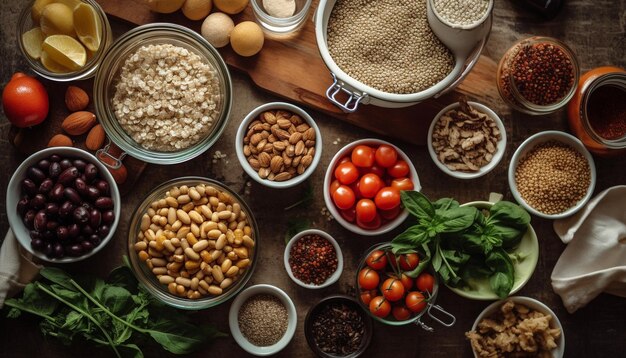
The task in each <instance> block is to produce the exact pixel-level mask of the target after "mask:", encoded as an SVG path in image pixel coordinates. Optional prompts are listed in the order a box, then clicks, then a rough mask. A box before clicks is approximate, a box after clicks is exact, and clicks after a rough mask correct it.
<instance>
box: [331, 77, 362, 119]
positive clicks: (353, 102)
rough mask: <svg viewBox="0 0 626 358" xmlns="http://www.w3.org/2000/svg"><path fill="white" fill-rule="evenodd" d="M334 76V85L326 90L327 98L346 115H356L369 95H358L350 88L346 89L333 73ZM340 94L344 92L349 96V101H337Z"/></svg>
mask: <svg viewBox="0 0 626 358" xmlns="http://www.w3.org/2000/svg"><path fill="white" fill-rule="evenodd" d="M331 75H332V76H333V84H332V85H330V87H328V89H327V90H326V98H328V100H329V101H331V102H332V103H333V104H334V105H335V106H337V107H339V108H340V109H341V110H342V111H344V112H346V113H354V112H355V111H356V110H357V108H359V104H360V103H361V101H362V100H364V99H365V98H366V97H367V93H362V94H357V93H355V92H353V91H351V90H349V89H348V88H346V87H344V86H345V85H344V84H343V83H340V81H339V79H338V78H337V76H336V75H335V74H334V73H332V72H331ZM339 92H343V93H345V94H347V95H348V100H347V101H346V102H345V103H342V102H339V101H338V100H337V97H336V96H337V95H338V94H339Z"/></svg>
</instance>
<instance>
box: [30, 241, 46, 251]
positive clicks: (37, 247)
mask: <svg viewBox="0 0 626 358" xmlns="http://www.w3.org/2000/svg"><path fill="white" fill-rule="evenodd" d="M30 246H31V247H32V248H33V250H36V251H41V249H43V248H44V247H45V246H46V243H45V242H44V241H43V240H42V239H32V240H30Z"/></svg>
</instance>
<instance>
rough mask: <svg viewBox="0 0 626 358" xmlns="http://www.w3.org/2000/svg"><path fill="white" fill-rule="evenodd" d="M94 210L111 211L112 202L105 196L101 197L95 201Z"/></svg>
mask: <svg viewBox="0 0 626 358" xmlns="http://www.w3.org/2000/svg"><path fill="white" fill-rule="evenodd" d="M95 204H96V208H98V209H112V208H113V200H112V199H111V198H109V197H106V196H101V197H99V198H98V199H96V202H95Z"/></svg>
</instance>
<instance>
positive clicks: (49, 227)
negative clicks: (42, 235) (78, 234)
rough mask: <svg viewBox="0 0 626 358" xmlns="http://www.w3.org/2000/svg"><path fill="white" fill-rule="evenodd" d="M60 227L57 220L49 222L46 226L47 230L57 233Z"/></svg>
mask: <svg viewBox="0 0 626 358" xmlns="http://www.w3.org/2000/svg"><path fill="white" fill-rule="evenodd" d="M57 227H59V222H58V221H55V220H48V223H47V224H46V230H51V231H55V230H56V229H57Z"/></svg>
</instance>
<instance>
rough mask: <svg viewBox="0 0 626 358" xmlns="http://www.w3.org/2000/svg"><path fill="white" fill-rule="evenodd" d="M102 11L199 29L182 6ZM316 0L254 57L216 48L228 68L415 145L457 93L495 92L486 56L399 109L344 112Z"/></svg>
mask: <svg viewBox="0 0 626 358" xmlns="http://www.w3.org/2000/svg"><path fill="white" fill-rule="evenodd" d="M98 2H99V3H100V5H101V6H102V8H103V9H104V11H105V12H106V13H107V14H109V15H111V16H113V17H116V18H118V19H122V20H125V21H128V22H130V23H132V24H135V25H143V24H148V23H152V22H173V23H177V24H180V25H184V26H187V27H189V28H191V29H193V30H196V31H200V26H201V25H202V21H191V20H188V19H187V18H185V17H184V16H183V14H182V12H181V11H177V12H175V13H173V14H157V13H153V12H151V11H150V10H149V9H148V7H147V6H146V5H145V4H144V2H143V0H98ZM318 3H319V0H313V4H312V7H311V11H310V13H309V16H308V19H307V21H306V23H305V25H304V26H303V28H302V29H301V30H300V32H299V33H298V34H296V35H294V36H291V37H290V38H286V39H272V38H268V37H266V41H265V45H264V47H263V50H262V51H261V52H260V53H259V54H258V55H256V56H253V57H251V58H245V57H241V56H238V55H237V54H235V53H234V51H233V50H232V49H231V48H230V46H227V47H226V48H222V49H220V50H219V51H220V53H221V55H222V56H223V58H224V60H225V61H226V63H227V64H228V65H229V66H230V68H231V69H235V70H239V71H243V72H245V73H247V74H248V75H249V76H250V78H251V79H252V81H253V82H254V83H255V84H256V85H257V86H259V87H261V88H263V89H264V90H266V91H269V92H271V93H273V94H275V95H278V96H280V97H283V98H285V99H286V100H288V101H291V102H296V103H298V104H301V105H304V106H307V107H310V108H312V109H315V110H319V111H322V112H324V113H327V114H329V115H331V116H333V117H334V118H337V119H340V120H344V121H347V122H349V123H352V124H354V125H357V126H359V127H363V128H365V129H368V130H371V131H374V132H376V133H379V134H383V135H387V136H390V137H393V138H397V139H401V140H404V141H407V142H409V143H413V144H420V145H423V144H425V142H426V133H427V132H428V126H429V125H430V122H431V121H432V119H433V118H434V116H435V115H436V114H437V112H439V111H440V110H441V109H442V108H443V107H445V106H447V105H448V104H450V103H452V102H453V101H456V100H457V99H458V97H459V95H460V94H466V95H468V96H469V97H474V98H476V97H478V98H481V100H486V101H489V100H491V99H495V98H497V97H498V93H497V90H496V86H495V75H496V64H495V63H494V62H493V61H492V60H490V59H489V58H487V57H485V56H481V58H480V60H479V61H478V63H477V64H476V66H475V67H474V69H473V70H472V72H471V73H470V74H469V75H468V77H467V78H466V79H465V81H463V83H461V85H460V86H459V87H458V88H457V90H455V91H452V92H450V93H449V94H446V95H444V96H442V97H440V98H438V99H436V100H435V99H431V100H427V101H424V102H422V103H420V104H417V105H414V106H411V107H407V108H400V109H388V108H381V107H375V106H370V105H361V106H360V107H359V109H358V111H357V112H356V113H352V114H346V113H343V112H342V111H341V110H340V109H339V108H337V107H335V106H334V105H333V104H332V103H330V101H328V99H326V96H325V93H326V89H327V88H328V87H329V86H330V85H331V84H332V79H331V75H330V72H329V71H328V69H327V67H326V65H325V64H324V62H323V61H322V58H321V56H320V54H319V51H318V48H317V43H316V40H315V26H314V23H313V20H312V18H313V14H314V12H315V10H316V9H317V5H318ZM233 20H234V21H235V23H239V22H241V21H245V20H252V21H254V14H253V12H252V7H251V6H250V5H249V6H248V7H247V8H246V10H245V11H243V12H242V13H241V14H238V15H235V16H234V17H233Z"/></svg>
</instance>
